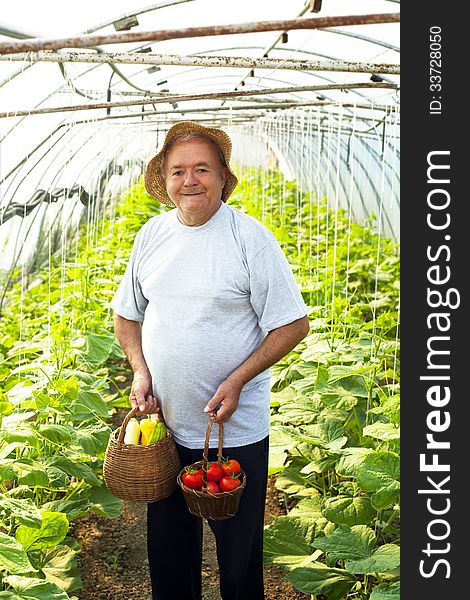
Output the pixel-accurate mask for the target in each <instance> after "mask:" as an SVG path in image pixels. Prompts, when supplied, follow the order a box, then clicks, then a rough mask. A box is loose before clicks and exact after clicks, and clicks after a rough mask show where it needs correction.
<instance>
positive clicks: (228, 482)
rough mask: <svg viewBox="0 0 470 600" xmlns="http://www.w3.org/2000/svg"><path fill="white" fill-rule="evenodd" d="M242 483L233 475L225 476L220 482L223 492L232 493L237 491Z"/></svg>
mask: <svg viewBox="0 0 470 600" xmlns="http://www.w3.org/2000/svg"><path fill="white" fill-rule="evenodd" d="M241 484H242V482H241V481H240V480H239V479H238V477H235V476H233V475H224V476H223V477H222V479H221V480H220V481H219V486H220V489H221V490H222V492H231V491H232V490H236V489H237V487H239V486H240V485H241Z"/></svg>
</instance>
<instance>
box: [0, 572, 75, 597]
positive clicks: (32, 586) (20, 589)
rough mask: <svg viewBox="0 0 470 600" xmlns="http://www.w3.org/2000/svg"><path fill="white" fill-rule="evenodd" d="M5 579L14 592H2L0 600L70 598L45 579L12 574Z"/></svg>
mask: <svg viewBox="0 0 470 600" xmlns="http://www.w3.org/2000/svg"><path fill="white" fill-rule="evenodd" d="M3 581H4V582H5V583H8V584H9V585H11V586H12V588H13V589H14V592H12V591H4V592H0V600H70V599H69V596H68V594H67V592H64V590H63V589H61V588H60V587H59V586H57V585H56V584H55V583H49V582H48V581H45V580H44V579H36V578H32V577H20V576H19V575H10V576H9V577H5V578H4V579H3Z"/></svg>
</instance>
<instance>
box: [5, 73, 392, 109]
mask: <svg viewBox="0 0 470 600" xmlns="http://www.w3.org/2000/svg"><path fill="white" fill-rule="evenodd" d="M398 87H399V86H398V85H395V84H394V83H387V82H385V81H383V82H378V83H373V82H369V83H334V84H328V85H308V86H299V87H285V88H271V89H269V88H263V89H262V90H243V91H235V92H212V93H210V94H187V95H181V94H180V95H162V96H157V97H151V98H145V99H143V100H123V101H120V102H95V103H90V104H74V105H71V106H53V107H50V108H38V109H33V110H16V111H13V112H10V111H8V112H1V113H0V118H4V117H22V116H29V115H40V114H46V113H57V112H69V111H76V110H93V109H97V108H113V107H118V106H142V105H145V104H162V103H171V102H185V101H189V100H218V99H220V98H238V97H240V96H261V95H263V94H267V95H269V94H289V93H299V92H315V91H318V90H325V89H328V90H346V89H353V88H373V89H377V88H385V89H392V90H393V89H395V90H396V89H398Z"/></svg>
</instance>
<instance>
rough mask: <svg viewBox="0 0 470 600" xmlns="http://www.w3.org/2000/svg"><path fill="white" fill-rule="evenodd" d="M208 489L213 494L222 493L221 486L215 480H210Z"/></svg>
mask: <svg viewBox="0 0 470 600" xmlns="http://www.w3.org/2000/svg"><path fill="white" fill-rule="evenodd" d="M206 490H207V491H208V492H210V493H211V494H220V488H219V486H218V485H217V484H216V482H215V481H208V482H207V487H206Z"/></svg>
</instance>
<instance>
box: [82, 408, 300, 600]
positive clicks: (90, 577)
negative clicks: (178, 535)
mask: <svg viewBox="0 0 470 600" xmlns="http://www.w3.org/2000/svg"><path fill="white" fill-rule="evenodd" d="M117 416H118V415H117ZM118 421H119V422H120V420H119V418H118ZM282 500H283V498H282V495H281V494H280V493H279V491H278V490H277V489H276V488H275V486H274V478H272V477H271V478H269V480H268V493H267V498H266V516H265V523H266V524H269V523H270V522H271V521H272V520H273V518H274V517H276V516H277V515H281V514H285V513H286V510H285V507H284V504H283V501H282ZM146 510H147V505H146V504H145V503H140V502H124V504H123V507H122V511H121V515H120V516H119V517H117V518H116V519H109V518H106V517H101V516H99V515H96V514H95V513H90V514H88V515H87V516H86V517H84V518H82V519H80V520H78V521H77V523H76V524H75V525H74V526H73V528H72V531H71V534H72V535H73V536H74V537H75V539H77V541H78V542H79V544H80V554H79V559H78V562H79V568H80V573H81V577H82V582H83V587H82V588H81V589H80V590H77V591H75V592H73V595H75V596H77V597H78V598H79V599H80V600H151V599H152V595H151V589H150V579H149V575H148V562H147V548H146V522H145V521H146ZM202 575H203V600H220V594H219V581H218V567H217V559H216V554H215V540H214V536H213V534H212V531H211V529H210V528H209V526H208V525H207V523H206V522H204V554H203V568H202ZM264 577H265V584H264V587H265V600H309V599H310V596H307V595H305V594H302V593H301V592H299V591H297V590H296V589H295V588H293V587H292V586H291V585H290V584H289V582H288V581H287V580H286V579H285V575H284V571H283V570H282V569H280V568H278V567H274V566H271V565H269V566H268V565H266V566H265V567H264ZM175 600H178V599H177V597H176V596H175Z"/></svg>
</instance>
